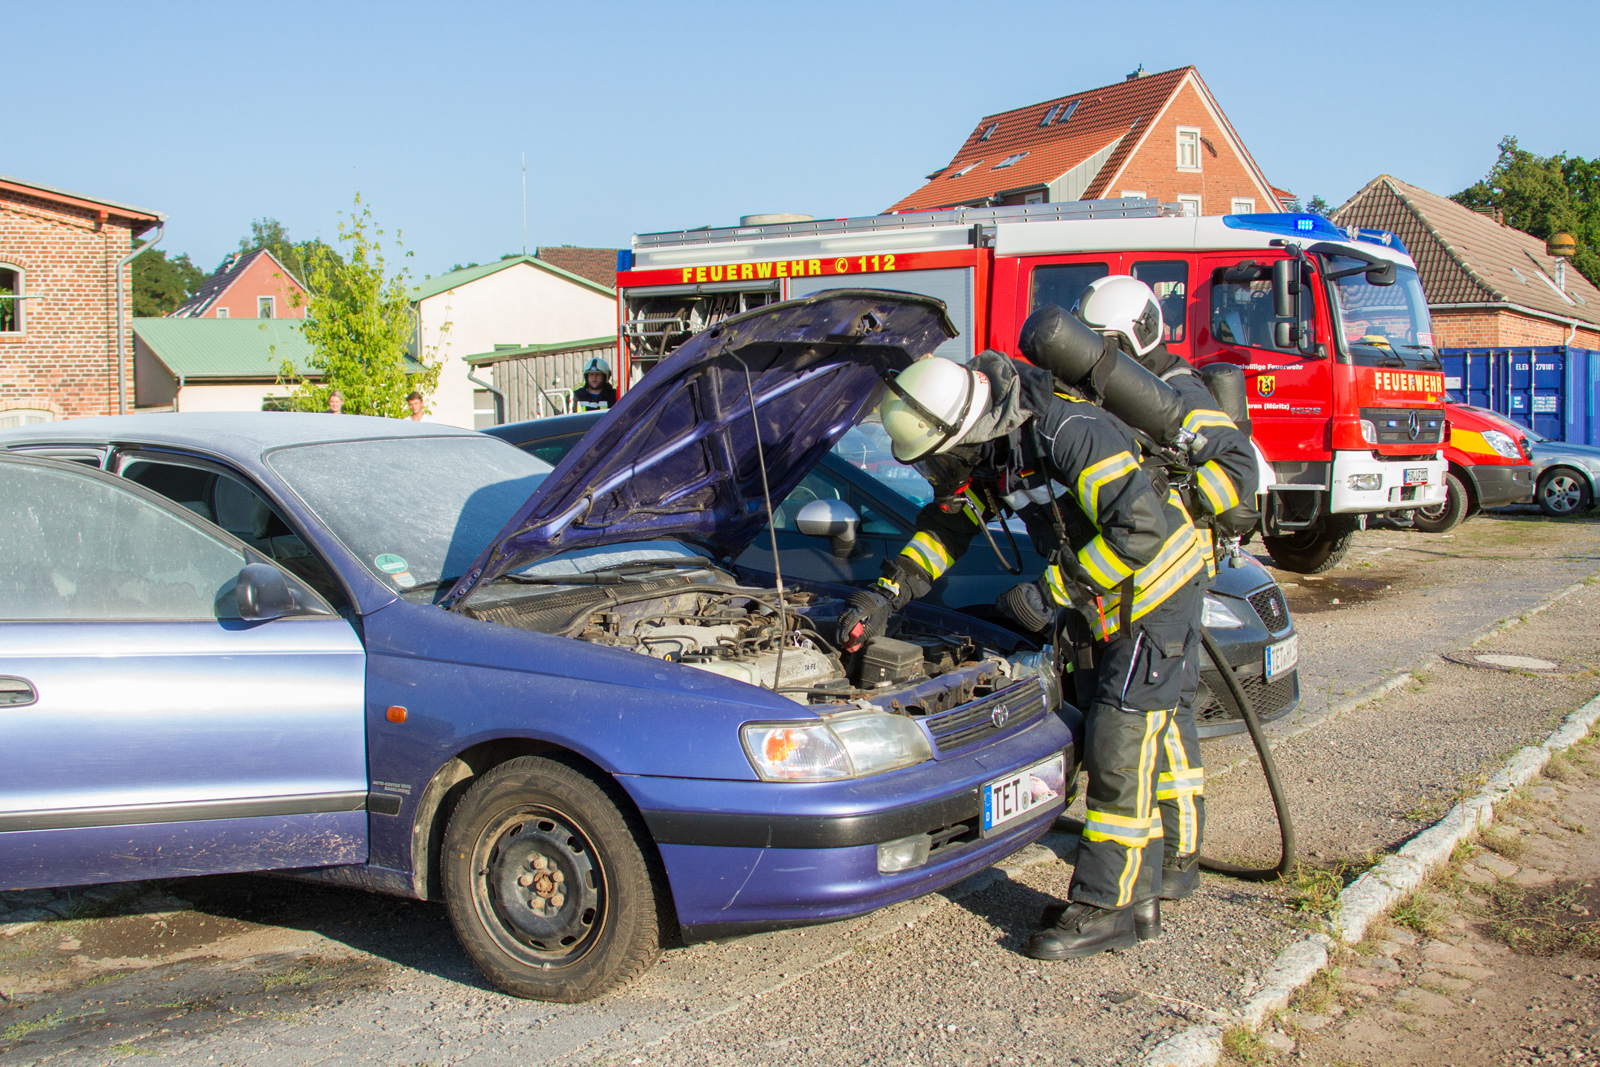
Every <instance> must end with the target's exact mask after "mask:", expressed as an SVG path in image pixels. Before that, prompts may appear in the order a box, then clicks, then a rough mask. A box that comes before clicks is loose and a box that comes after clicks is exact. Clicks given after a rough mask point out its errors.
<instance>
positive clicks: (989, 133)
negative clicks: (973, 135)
mask: <svg viewBox="0 0 1600 1067" xmlns="http://www.w3.org/2000/svg"><path fill="white" fill-rule="evenodd" d="M999 128H1000V124H999V123H998V122H991V123H989V125H987V126H985V127H984V128H983V132H982V133H980V134H978V140H980V141H987V140H988V139H989V138H991V137H993V136H994V132H995V131H996V130H998V129H999Z"/></svg>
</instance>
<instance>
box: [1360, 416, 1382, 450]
mask: <svg viewBox="0 0 1600 1067" xmlns="http://www.w3.org/2000/svg"><path fill="white" fill-rule="evenodd" d="M1361 439H1362V440H1363V441H1365V442H1366V443H1367V444H1369V445H1375V444H1377V443H1378V428H1377V427H1376V426H1374V425H1372V420H1371V419H1362V420H1361Z"/></svg>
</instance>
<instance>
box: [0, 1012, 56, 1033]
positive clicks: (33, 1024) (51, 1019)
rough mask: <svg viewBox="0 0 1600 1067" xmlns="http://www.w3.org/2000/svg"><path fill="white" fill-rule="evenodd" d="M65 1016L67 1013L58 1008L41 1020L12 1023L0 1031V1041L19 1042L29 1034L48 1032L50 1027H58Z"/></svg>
mask: <svg viewBox="0 0 1600 1067" xmlns="http://www.w3.org/2000/svg"><path fill="white" fill-rule="evenodd" d="M66 1016H67V1013H66V1012H65V1011H62V1010H60V1009H59V1008H58V1009H57V1010H55V1011H53V1012H51V1013H50V1014H49V1015H46V1016H44V1017H43V1018H39V1019H34V1020H32V1021H30V1022H20V1023H12V1024H11V1025H10V1026H8V1027H6V1028H5V1029H4V1030H0V1041H21V1040H22V1039H23V1038H25V1037H27V1036H28V1035H30V1034H36V1033H38V1032H39V1031H40V1030H48V1029H50V1028H51V1027H52V1026H56V1025H58V1024H59V1023H61V1022H62V1021H63V1020H64V1019H65V1018H66Z"/></svg>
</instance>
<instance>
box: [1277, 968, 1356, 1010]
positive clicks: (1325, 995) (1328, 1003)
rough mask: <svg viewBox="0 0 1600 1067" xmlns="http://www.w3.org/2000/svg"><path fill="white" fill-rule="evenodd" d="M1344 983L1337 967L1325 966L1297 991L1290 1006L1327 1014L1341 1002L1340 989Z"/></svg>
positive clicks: (1290, 1001)
mask: <svg viewBox="0 0 1600 1067" xmlns="http://www.w3.org/2000/svg"><path fill="white" fill-rule="evenodd" d="M1342 985H1343V982H1342V980H1341V979H1340V977H1339V969H1338V968H1337V967H1324V968H1323V969H1322V970H1320V971H1318V972H1317V973H1316V974H1315V975H1313V976H1312V978H1311V981H1309V982H1307V983H1306V984H1305V985H1303V986H1301V987H1300V988H1299V989H1297V990H1296V991H1295V994H1294V996H1292V997H1290V998H1289V1006H1290V1007H1291V1008H1293V1009H1295V1010H1296V1011H1303V1012H1307V1013H1309V1014H1312V1015H1323V1014H1326V1012H1327V1011H1328V1009H1329V1008H1331V1007H1333V1006H1334V1005H1335V1004H1337V1003H1338V1002H1339V989H1340V987H1341V986H1342Z"/></svg>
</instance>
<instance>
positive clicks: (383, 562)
mask: <svg viewBox="0 0 1600 1067" xmlns="http://www.w3.org/2000/svg"><path fill="white" fill-rule="evenodd" d="M372 562H373V563H374V564H376V565H377V568H378V569H379V570H380V571H382V572H383V573H385V574H399V573H401V572H402V571H408V570H410V569H411V568H410V567H409V566H407V565H406V561H405V560H404V559H402V558H400V557H399V556H397V555H395V554H394V553H392V552H385V553H383V554H382V555H379V556H374V557H373V560H372Z"/></svg>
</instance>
